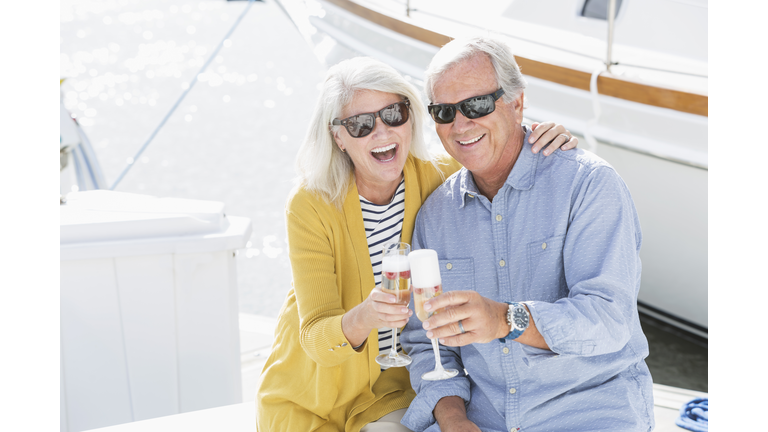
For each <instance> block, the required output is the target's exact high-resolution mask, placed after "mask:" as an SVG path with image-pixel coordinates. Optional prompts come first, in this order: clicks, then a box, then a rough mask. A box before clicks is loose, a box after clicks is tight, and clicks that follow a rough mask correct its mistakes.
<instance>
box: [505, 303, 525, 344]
mask: <svg viewBox="0 0 768 432" xmlns="http://www.w3.org/2000/svg"><path fill="white" fill-rule="evenodd" d="M507 304H508V305H509V307H508V308H507V325H508V326H509V328H510V331H509V333H508V334H507V335H506V336H505V337H504V339H506V340H515V339H517V338H519V337H520V335H522V334H523V333H524V332H525V330H526V329H527V328H528V324H530V322H531V314H530V313H529V312H528V310H526V309H525V307H523V305H522V304H521V303H517V302H507ZM518 307H519V308H521V309H522V310H523V311H524V312H525V314H526V315H528V319H527V323H528V324H526V326H525V328H524V329H522V330H521V329H518V328H516V327H514V326H513V325H512V309H514V308H518Z"/></svg>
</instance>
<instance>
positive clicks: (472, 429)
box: [433, 396, 481, 432]
mask: <svg viewBox="0 0 768 432" xmlns="http://www.w3.org/2000/svg"><path fill="white" fill-rule="evenodd" d="M433 414H434V415H435V419H436V420H437V424H438V425H440V430H442V431H443V432H481V431H480V428H479V427H477V425H476V424H474V423H472V422H471V421H470V420H469V419H468V418H467V410H466V408H465V407H464V400H463V399H462V398H460V397H458V396H447V397H444V398H442V399H440V400H439V401H437V405H435V410H434V411H433Z"/></svg>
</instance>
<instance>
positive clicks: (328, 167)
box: [296, 57, 437, 208]
mask: <svg viewBox="0 0 768 432" xmlns="http://www.w3.org/2000/svg"><path fill="white" fill-rule="evenodd" d="M365 90H375V91H380V92H384V93H392V94H396V95H399V96H400V97H401V98H403V99H406V98H407V99H408V100H410V102H411V108H410V109H411V118H410V120H411V135H412V137H411V146H410V154H411V155H413V156H414V157H416V158H418V159H421V160H423V161H427V162H431V163H432V164H433V165H434V166H435V168H437V164H436V162H435V160H434V159H433V157H432V156H431V155H430V153H429V150H428V148H427V144H426V142H425V140H424V129H423V128H424V122H425V120H426V118H427V110H426V108H425V106H424V103H423V102H422V101H421V98H420V97H419V92H418V90H416V88H415V87H414V86H413V85H412V84H411V83H409V82H408V81H406V80H405V79H404V78H403V77H402V76H401V75H400V74H399V73H398V72H397V71H396V70H395V69H394V68H392V67H391V66H388V65H386V64H384V63H382V62H380V61H378V60H374V59H372V58H368V57H356V58H353V59H349V60H344V61H342V62H340V63H339V64H337V65H334V66H332V67H331V68H330V69H329V70H328V73H327V74H326V77H325V82H324V83H323V88H322V90H321V91H320V97H319V98H318V100H317V105H316V107H315V111H314V114H313V115H312V120H311V122H310V124H309V129H308V130H307V135H306V137H305V138H304V142H303V143H302V144H301V148H299V153H298V154H297V155H296V171H297V172H298V178H297V179H296V180H297V182H298V183H299V184H300V185H301V186H303V187H304V188H306V189H307V190H309V191H312V192H315V193H318V194H319V195H320V196H322V197H323V198H325V199H326V200H327V201H328V202H330V203H333V204H335V205H336V206H337V207H339V208H340V207H341V204H342V203H343V201H344V197H345V196H346V194H347V191H348V189H349V186H350V185H349V178H350V173H351V172H352V171H353V170H354V164H353V163H352V159H350V157H349V155H348V154H347V153H343V152H342V151H341V150H340V149H339V147H338V146H337V145H336V143H335V140H334V138H333V134H334V133H335V132H336V131H337V130H339V128H341V127H343V126H331V125H330V124H331V121H332V120H333V119H335V118H339V117H341V115H342V114H341V113H342V110H343V109H344V107H345V106H347V105H348V104H350V103H351V102H352V100H353V98H354V97H355V94H357V93H358V92H361V91H365Z"/></svg>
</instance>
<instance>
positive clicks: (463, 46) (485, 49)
mask: <svg viewBox="0 0 768 432" xmlns="http://www.w3.org/2000/svg"><path fill="white" fill-rule="evenodd" d="M478 54H485V55H486V56H488V59H489V60H490V61H491V64H492V65H493V70H494V72H495V73H496V84H497V85H498V87H500V88H503V89H504V96H503V99H504V101H505V102H511V101H512V100H514V99H516V98H517V97H518V96H520V93H522V92H523V90H525V86H526V85H527V82H526V81H525V78H523V74H521V73H520V67H519V66H518V65H517V62H516V61H515V56H514V55H513V54H512V50H511V49H510V47H509V45H508V44H507V43H506V42H505V41H504V40H502V39H500V38H498V37H496V36H475V37H472V38H459V39H454V40H452V41H450V42H448V43H447V44H445V46H443V47H442V48H440V51H438V52H437V54H435V56H434V57H433V58H432V61H431V62H430V63H429V68H427V71H426V73H425V75H426V82H425V83H424V85H425V91H426V93H427V98H428V99H429V101H430V102H434V101H435V83H436V82H437V81H439V80H440V78H441V77H442V76H443V74H444V73H446V72H447V71H448V70H449V69H451V68H452V67H453V66H455V65H457V64H458V63H460V62H462V61H464V60H468V59H470V58H472V57H474V56H476V55H478ZM452 102H459V101H452Z"/></svg>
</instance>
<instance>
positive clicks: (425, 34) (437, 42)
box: [325, 0, 709, 117]
mask: <svg viewBox="0 0 768 432" xmlns="http://www.w3.org/2000/svg"><path fill="white" fill-rule="evenodd" d="M325 1H327V2H328V3H332V4H334V5H336V6H338V7H340V8H343V9H346V10H347V11H349V12H351V13H353V14H355V15H358V16H359V17H361V18H363V19H366V20H368V21H370V22H372V23H374V24H378V25H380V26H382V27H385V28H388V29H390V30H392V31H395V32H397V33H400V34H402V35H404V36H408V37H410V38H412V39H416V40H419V41H422V42H424V43H428V44H430V45H433V46H436V47H438V48H440V47H442V46H443V45H445V44H446V43H448V42H450V41H451V40H452V39H453V38H451V37H450V36H446V35H444V34H441V33H437V32H433V31H431V30H427V29H424V28H421V27H419V26H416V25H413V24H411V23H407V22H405V21H401V20H399V19H397V18H394V17H391V16H389V15H385V14H382V13H380V12H377V11H374V10H372V9H369V8H367V7H365V6H362V5H360V4H358V3H355V2H353V1H351V0H325ZM515 59H516V60H517V64H518V65H520V70H521V71H522V72H523V73H524V74H525V75H529V76H532V77H535V78H539V79H543V80H545V81H551V82H554V83H557V84H562V85H566V86H569V87H574V88H577V89H581V90H586V91H589V80H590V77H591V74H590V73H589V72H586V71H582V70H577V69H571V68H567V67H563V66H557V65H553V64H550V63H544V62H540V61H537V60H532V59H529V58H525V57H521V56H515ZM597 89H598V93H600V94H602V95H606V96H612V97H615V98H619V99H624V100H628V101H632V102H638V103H641V104H645V105H652V106H656V107H661V108H668V109H672V110H675V111H681V112H686V113H691V114H697V115H700V116H705V117H707V116H708V115H709V97H708V96H707V95H703V94H698V93H691V92H684V91H680V90H672V89H668V88H663V87H656V86H651V85H648V84H641V83H638V82H634V81H628V80H625V79H621V78H617V77H613V76H607V75H604V76H599V77H598V78H597Z"/></svg>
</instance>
